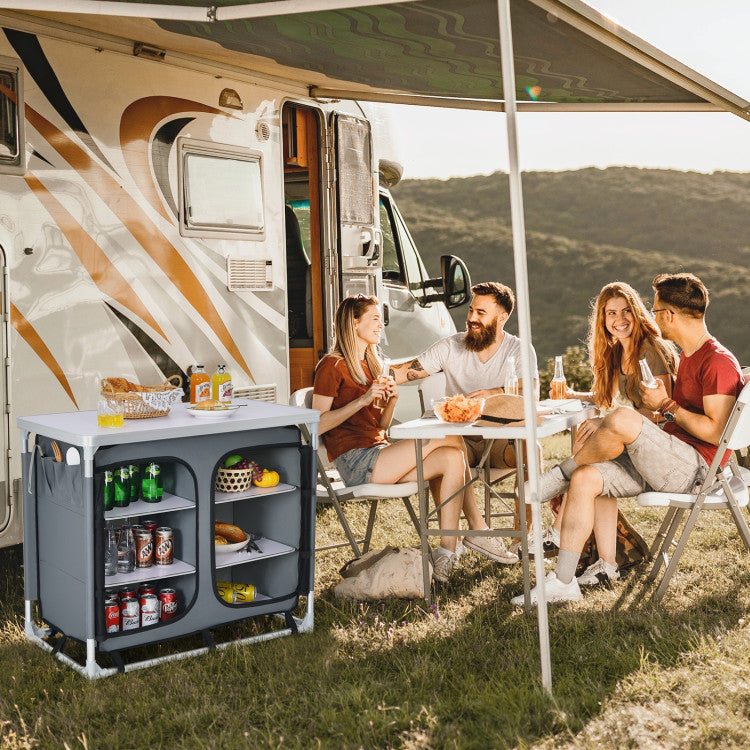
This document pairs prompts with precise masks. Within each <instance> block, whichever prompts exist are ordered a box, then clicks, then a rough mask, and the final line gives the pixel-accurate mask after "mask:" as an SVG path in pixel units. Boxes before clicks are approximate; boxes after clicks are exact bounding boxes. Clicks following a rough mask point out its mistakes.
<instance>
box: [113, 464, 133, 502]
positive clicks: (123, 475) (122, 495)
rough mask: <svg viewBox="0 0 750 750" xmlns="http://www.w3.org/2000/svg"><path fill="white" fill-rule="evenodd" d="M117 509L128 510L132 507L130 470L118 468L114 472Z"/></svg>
mask: <svg viewBox="0 0 750 750" xmlns="http://www.w3.org/2000/svg"><path fill="white" fill-rule="evenodd" d="M114 483H115V503H114V507H115V508H127V507H128V505H130V469H129V468H128V467H127V466H118V467H117V468H116V469H115V472H114Z"/></svg>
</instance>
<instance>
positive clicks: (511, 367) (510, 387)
mask: <svg viewBox="0 0 750 750" xmlns="http://www.w3.org/2000/svg"><path fill="white" fill-rule="evenodd" d="M503 391H505V393H507V394H509V395H511V396H518V395H520V394H519V389H518V376H517V375H516V358H515V357H508V364H507V365H506V366H505V384H504V386H503Z"/></svg>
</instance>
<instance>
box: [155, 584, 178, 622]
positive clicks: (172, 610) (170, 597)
mask: <svg viewBox="0 0 750 750" xmlns="http://www.w3.org/2000/svg"><path fill="white" fill-rule="evenodd" d="M159 602H160V603H161V619H162V620H171V619H172V618H173V617H174V616H175V615H176V614H177V589H161V590H160V591H159Z"/></svg>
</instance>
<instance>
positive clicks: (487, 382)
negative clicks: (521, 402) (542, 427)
mask: <svg viewBox="0 0 750 750" xmlns="http://www.w3.org/2000/svg"><path fill="white" fill-rule="evenodd" d="M471 292H472V295H473V296H472V299H471V304H470V305H469V313H468V315H467V317H466V332H465V333H457V334H455V335H453V336H448V337H447V338H444V339H441V340H440V341H438V342H436V343H435V344H433V345H432V346H431V347H430V348H429V349H427V351H425V352H423V353H422V354H420V355H419V357H417V358H416V359H413V360H411V361H410V362H404V363H402V364H400V365H392V366H391V371H392V373H393V374H394V376H395V378H396V382H397V383H403V382H405V381H410V380H419V379H420V378H426V377H427V376H428V375H432V374H434V373H437V372H441V371H442V372H444V373H445V381H446V388H445V395H446V396H454V395H456V394H459V393H463V394H466V395H468V396H479V397H482V398H486V397H487V396H491V395H493V394H495V393H503V386H504V384H505V382H506V377H507V376H508V375H509V374H510V372H511V368H512V371H513V372H514V373H515V375H516V376H517V377H518V385H519V390H520V392H523V386H524V384H523V378H522V374H521V340H520V339H519V338H518V337H517V336H514V335H513V334H512V333H508V332H507V331H505V330H503V329H504V326H505V323H506V321H507V320H508V318H509V317H510V315H511V313H512V312H513V308H514V306H515V297H514V295H513V291H512V290H511V289H510V288H509V287H507V286H505V284H501V283H499V282H497V281H486V282H483V283H481V284H475V285H474V286H473V287H472V288H471ZM531 353H532V355H533V361H532V368H531V369H532V371H533V372H536V371H537V362H536V352H534V349H533V347H532V349H531ZM532 387H533V389H534V392H535V393H538V389H539V381H538V380H536V379H535V380H534V383H533V385H532ZM464 443H465V444H466V452H467V456H468V459H469V465H470V466H476V464H477V463H478V462H479V459H480V458H481V457H482V454H483V452H484V448H485V441H484V440H483V439H482V438H481V437H476V438H475V437H464ZM489 462H490V466H492V467H493V468H498V469H504V468H513V467H515V465H516V461H515V453H514V450H513V444H512V443H511V442H510V441H508V440H495V441H494V442H493V444H492V448H491V451H490V456H489ZM470 489H471V488H469V490H470ZM467 502H468V497H467ZM490 542H492V543H493V546H494V542H500V544H502V541H501V540H500V539H494V538H492V537H474V538H473V539H469V538H468V537H467V538H466V539H465V540H464V544H465V545H466V546H468V547H470V548H471V549H475V551H477V552H481V553H483V554H487V556H488V557H492V558H493V559H496V560H498V561H499V562H508V561H509V558H510V556H512V555H514V554H515V553H511V552H508V551H507V550H505V551H504V553H503V555H492V554H488V553H487V551H486V550H484V549H476V546H475V545H481V546H485V545H487V544H489V543H490ZM503 556H504V559H501V558H503Z"/></svg>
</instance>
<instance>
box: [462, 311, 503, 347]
mask: <svg viewBox="0 0 750 750" xmlns="http://www.w3.org/2000/svg"><path fill="white" fill-rule="evenodd" d="M496 336H497V318H495V319H494V320H493V321H492V323H490V324H489V325H486V326H485V325H482V324H481V323H473V324H469V323H467V324H466V337H465V338H464V344H466V348H467V349H468V350H469V351H470V352H482V351H484V350H485V349H487V348H488V347H490V346H492V344H494V343H495V337H496Z"/></svg>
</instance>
